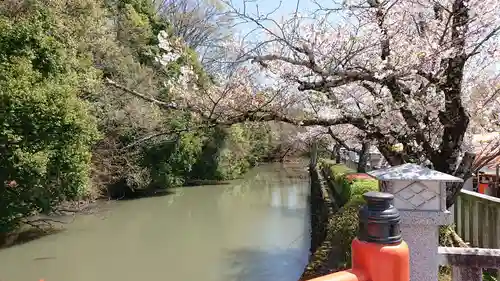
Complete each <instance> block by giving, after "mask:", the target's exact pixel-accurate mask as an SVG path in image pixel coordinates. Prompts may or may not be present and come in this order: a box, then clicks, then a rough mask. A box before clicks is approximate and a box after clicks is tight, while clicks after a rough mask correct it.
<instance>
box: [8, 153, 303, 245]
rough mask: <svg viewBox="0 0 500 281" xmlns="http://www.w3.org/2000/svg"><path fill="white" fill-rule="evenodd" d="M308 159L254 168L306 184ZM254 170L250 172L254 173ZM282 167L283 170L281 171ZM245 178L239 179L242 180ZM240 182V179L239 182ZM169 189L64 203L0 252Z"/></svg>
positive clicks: (28, 222)
mask: <svg viewBox="0 0 500 281" xmlns="http://www.w3.org/2000/svg"><path fill="white" fill-rule="evenodd" d="M306 163H307V159H304V158H293V159H287V161H286V162H285V163H281V164H280V163H278V162H271V163H259V164H258V165H256V167H258V166H262V165H267V166H269V167H272V171H270V172H272V173H276V174H280V177H284V178H287V179H300V180H306V179H307V173H304V169H305V166H306ZM256 167H254V168H252V169H255V168H256ZM283 167H286V168H285V169H283ZM245 176H246V175H242V176H241V178H244V177H245ZM241 178H240V179H241ZM235 180H238V179H235ZM235 180H197V181H190V182H186V184H185V185H184V186H181V187H176V188H172V189H177V190H179V189H182V188H190V187H198V186H205V185H210V186H217V185H221V186H230V185H232V184H233V183H234V181H235ZM172 189H171V188H168V189H155V190H136V191H135V192H132V194H127V195H128V196H121V197H115V198H112V197H109V196H108V194H106V193H101V194H99V196H94V197H89V198H86V199H85V200H77V201H65V202H62V203H61V204H59V205H58V206H57V207H56V208H55V209H54V211H53V212H52V213H50V214H49V215H43V216H33V217H31V218H27V219H25V220H23V223H22V225H21V226H20V227H19V228H18V229H17V230H15V231H12V232H9V233H3V234H0V249H3V248H8V247H11V246H15V245H19V244H23V243H27V242H30V241H33V240H36V239H39V238H42V237H45V236H48V235H52V234H56V233H60V232H61V231H64V229H65V225H67V224H68V223H71V222H72V219H73V218H74V216H76V215H89V214H95V213H98V212H100V210H101V209H106V207H105V206H106V205H108V204H110V203H112V202H114V201H121V200H135V199H141V198H152V197H159V196H169V195H172V194H173V193H174V192H173V191H172Z"/></svg>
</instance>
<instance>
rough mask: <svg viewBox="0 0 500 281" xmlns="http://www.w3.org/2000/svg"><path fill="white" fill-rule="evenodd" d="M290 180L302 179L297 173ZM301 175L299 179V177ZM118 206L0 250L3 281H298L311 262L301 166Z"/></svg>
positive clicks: (261, 170) (262, 170)
mask: <svg viewBox="0 0 500 281" xmlns="http://www.w3.org/2000/svg"><path fill="white" fill-rule="evenodd" d="M297 171H300V172H299V174H297ZM298 175H299V177H297V176H298ZM173 191H174V192H173V194H171V195H166V196H162V197H154V198H144V199H138V200H131V201H119V202H113V203H111V204H109V208H105V210H102V211H101V212H99V213H98V214H95V215H81V216H78V217H77V218H76V219H75V221H74V222H73V223H71V224H70V225H68V226H67V230H66V231H63V232H61V233H58V234H55V235H51V236H46V237H44V238H41V239H39V240H35V241H32V242H30V243H26V244H23V245H18V246H15V247H11V248H8V249H3V250H1V251H0V280H1V281H36V280H40V279H44V280H45V281H89V280H92V281H137V280H144V281H155V280H182V281H191V280H193V281H194V280H204V281H253V280H255V281H257V280H259V281H271V280H272V281H296V280H297V279H298V278H299V277H300V275H301V273H302V271H303V269H304V266H305V265H306V263H307V259H308V254H309V243H310V238H309V214H308V212H309V210H308V203H307V196H308V192H309V181H308V178H307V171H306V169H305V167H304V165H301V166H299V167H294V169H293V170H290V169H283V168H280V164H272V165H264V166H260V167H257V168H255V169H254V170H252V171H251V172H250V173H249V174H248V175H247V176H246V177H245V178H244V179H242V180H237V181H234V182H231V184H230V185H219V186H199V187H187V188H179V189H175V190H173Z"/></svg>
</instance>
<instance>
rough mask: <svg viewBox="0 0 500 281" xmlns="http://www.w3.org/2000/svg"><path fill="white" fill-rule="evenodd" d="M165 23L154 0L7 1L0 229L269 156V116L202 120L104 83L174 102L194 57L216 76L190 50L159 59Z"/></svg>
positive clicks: (229, 173) (237, 171)
mask: <svg viewBox="0 0 500 281" xmlns="http://www.w3.org/2000/svg"><path fill="white" fill-rule="evenodd" d="M162 30H166V31H167V32H169V33H170V34H172V32H171V29H170V27H169V26H168V23H167V22H165V21H164V20H163V19H162V18H161V17H160V16H158V15H157V14H156V9H155V7H154V5H153V2H152V1H151V0H64V1H63V0H54V1H45V0H29V1H15V0H6V1H0V108H2V110H1V111H0V120H1V123H0V184H2V185H3V186H2V187H1V188H0V196H1V199H0V204H1V205H0V232H5V231H9V230H12V229H14V228H15V227H16V226H18V225H19V223H20V221H21V220H22V219H23V218H25V217H27V216H30V215H33V214H36V213H38V212H50V210H52V209H53V207H54V206H55V205H57V204H59V203H60V202H61V201H63V200H72V199H76V198H79V197H81V196H88V195H92V196H97V194H98V191H100V190H107V189H108V188H109V187H113V188H115V187H118V188H119V189H121V191H124V190H125V191H127V190H128V191H131V190H133V191H135V190H139V189H147V188H151V187H152V188H167V187H171V186H178V185H182V184H184V182H185V181H186V180H189V179H192V178H199V179H228V178H235V177H238V176H239V175H241V174H242V173H244V172H245V171H247V170H248V169H249V167H251V166H253V165H255V164H256V163H257V162H259V161H260V160H261V159H263V157H264V156H265V155H266V153H268V150H269V149H270V144H269V137H268V136H269V130H268V128H267V127H266V126H265V125H261V124H240V125H236V126H233V127H231V128H225V129H221V128H213V127H211V126H208V127H207V125H206V124H202V123H201V122H200V121H199V120H194V118H193V116H192V115H191V114H188V113H186V112H179V111H175V112H167V111H164V110H162V109H160V108H158V107H157V106H155V105H152V104H151V103H149V102H147V101H144V100H141V99H138V98H135V97H134V96H132V95H129V94H126V93H124V92H123V91H122V90H120V89H117V88H115V87H113V86H110V85H108V84H107V83H106V82H105V79H103V78H110V79H112V80H113V81H115V82H116V83H119V84H121V85H124V86H125V87H127V88H129V89H133V90H135V91H137V92H139V93H144V94H147V95H151V96H153V97H159V98H165V99H168V98H169V95H168V89H167V88H165V86H164V85H165V82H166V81H168V80H169V79H174V78H176V77H177V76H178V75H179V72H180V68H181V66H183V65H191V66H192V67H193V69H194V71H195V72H196V74H197V76H198V77H199V81H198V84H199V85H198V86H199V88H202V87H203V86H205V85H207V83H211V81H210V79H209V78H208V76H207V75H206V73H205V71H204V69H203V67H202V66H201V64H200V63H199V61H198V57H197V54H196V52H194V51H193V50H190V49H186V51H185V52H184V53H185V54H184V55H183V56H182V57H180V58H179V59H178V60H177V61H176V62H175V63H174V65H172V67H171V68H169V69H165V68H163V67H160V66H158V65H157V64H155V60H154V59H155V57H156V56H157V55H158V54H159V48H158V46H157V43H158V39H157V38H158V37H157V35H158V33H159V32H160V31H162ZM203 125H205V127H203ZM145 136H158V137H151V138H149V139H147V140H144V141H139V140H140V139H142V138H145ZM96 142H97V143H96ZM89 179H90V181H89ZM118 193H119V194H126V192H118Z"/></svg>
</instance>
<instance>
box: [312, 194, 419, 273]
mask: <svg viewBox="0 0 500 281" xmlns="http://www.w3.org/2000/svg"><path fill="white" fill-rule="evenodd" d="M364 197H365V200H366V202H367V205H366V206H364V207H363V208H362V209H361V210H360V211H359V233H358V238H356V239H354V241H352V245H351V248H352V268H351V269H349V270H346V271H341V272H337V273H334V274H329V275H326V276H322V277H319V278H315V279H312V280H311V281H409V280H410V251H409V249H408V245H407V244H406V243H405V242H404V241H403V240H402V238H401V231H400V229H399V222H400V216H399V212H398V211H397V209H396V208H394V206H393V204H392V203H393V201H394V196H393V195H392V194H389V193H381V192H367V193H365V194H364Z"/></svg>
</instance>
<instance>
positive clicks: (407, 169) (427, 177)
mask: <svg viewBox="0 0 500 281" xmlns="http://www.w3.org/2000/svg"><path fill="white" fill-rule="evenodd" d="M368 174H369V175H370V176H372V177H374V178H376V179H378V180H379V181H444V182H463V180H462V179H461V178H457V177H454V176H452V175H448V174H445V173H441V172H438V171H436V170H432V169H429V168H426V167H422V166H419V165H416V164H411V163H408V164H403V165H399V166H394V167H389V168H385V169H379V170H374V171H371V172H368Z"/></svg>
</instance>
